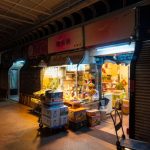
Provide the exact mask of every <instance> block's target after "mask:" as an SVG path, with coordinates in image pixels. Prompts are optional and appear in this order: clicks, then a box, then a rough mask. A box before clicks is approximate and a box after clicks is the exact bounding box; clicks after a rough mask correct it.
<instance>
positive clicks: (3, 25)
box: [0, 23, 17, 31]
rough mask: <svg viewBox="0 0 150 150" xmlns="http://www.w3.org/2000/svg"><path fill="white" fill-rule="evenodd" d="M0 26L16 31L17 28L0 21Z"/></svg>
mask: <svg viewBox="0 0 150 150" xmlns="http://www.w3.org/2000/svg"><path fill="white" fill-rule="evenodd" d="M0 26H2V27H4V28H8V29H11V30H14V31H17V29H16V28H15V27H12V26H11V25H10V26H9V25H8V24H7V25H6V24H2V23H0Z"/></svg>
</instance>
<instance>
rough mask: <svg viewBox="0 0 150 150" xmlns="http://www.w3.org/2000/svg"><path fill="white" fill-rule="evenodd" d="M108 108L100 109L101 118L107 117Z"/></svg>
mask: <svg viewBox="0 0 150 150" xmlns="http://www.w3.org/2000/svg"><path fill="white" fill-rule="evenodd" d="M106 113H107V109H100V115H101V120H106V119H107V114H106Z"/></svg>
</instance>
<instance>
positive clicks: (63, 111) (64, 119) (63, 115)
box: [60, 105, 68, 125]
mask: <svg viewBox="0 0 150 150" xmlns="http://www.w3.org/2000/svg"><path fill="white" fill-rule="evenodd" d="M67 123H68V106H65V105H63V106H61V107H60V125H66V124H67Z"/></svg>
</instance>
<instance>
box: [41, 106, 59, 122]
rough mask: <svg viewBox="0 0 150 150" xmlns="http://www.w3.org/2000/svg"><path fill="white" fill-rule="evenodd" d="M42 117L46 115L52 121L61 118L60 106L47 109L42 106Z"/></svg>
mask: <svg viewBox="0 0 150 150" xmlns="http://www.w3.org/2000/svg"><path fill="white" fill-rule="evenodd" d="M42 115H45V116H47V117H49V118H51V119H53V118H59V117H60V106H52V107H47V106H45V105H42Z"/></svg>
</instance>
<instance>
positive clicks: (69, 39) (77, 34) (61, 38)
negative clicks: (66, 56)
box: [48, 28, 83, 53]
mask: <svg viewBox="0 0 150 150" xmlns="http://www.w3.org/2000/svg"><path fill="white" fill-rule="evenodd" d="M81 47H83V35H82V28H76V29H73V30H70V31H66V32H63V33H60V34H58V35H55V36H53V37H50V38H49V39H48V53H56V52H62V51H66V50H71V49H78V48H81Z"/></svg>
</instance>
